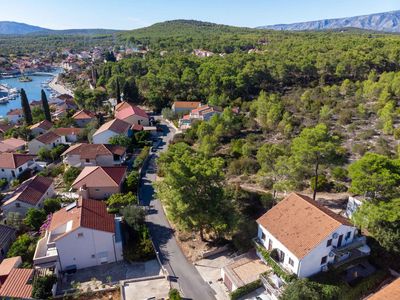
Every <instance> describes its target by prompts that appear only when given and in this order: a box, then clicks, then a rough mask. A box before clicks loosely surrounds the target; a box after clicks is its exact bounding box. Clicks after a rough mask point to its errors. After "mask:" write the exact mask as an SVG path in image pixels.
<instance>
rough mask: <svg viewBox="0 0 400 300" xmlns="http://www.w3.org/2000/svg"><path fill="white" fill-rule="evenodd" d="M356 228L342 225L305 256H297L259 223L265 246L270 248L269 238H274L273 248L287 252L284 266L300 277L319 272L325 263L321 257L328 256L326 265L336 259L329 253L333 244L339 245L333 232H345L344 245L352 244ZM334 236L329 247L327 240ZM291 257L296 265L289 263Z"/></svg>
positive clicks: (259, 234) (259, 236)
mask: <svg viewBox="0 0 400 300" xmlns="http://www.w3.org/2000/svg"><path fill="white" fill-rule="evenodd" d="M349 231H350V232H351V235H350V238H349V239H348V240H346V239H345V237H346V234H347V232H349ZM355 231H356V228H355V227H350V226H345V225H341V226H340V227H339V228H338V229H337V230H335V231H333V232H332V233H331V234H330V235H329V236H328V237H326V238H325V239H324V240H323V241H322V242H321V243H320V244H319V245H318V246H316V247H315V248H314V249H313V250H312V251H311V252H309V253H308V254H307V255H306V256H305V257H303V258H297V257H296V256H295V255H294V254H293V253H292V252H291V251H289V249H287V248H286V247H285V246H284V245H283V244H282V243H281V242H280V241H279V240H277V239H276V238H275V237H274V236H273V235H271V234H270V233H269V232H268V230H266V229H265V228H264V227H262V226H261V225H258V238H259V239H260V240H261V241H262V243H263V245H264V247H265V248H266V249H268V242H269V239H272V241H273V243H272V249H275V248H277V249H279V250H281V251H283V252H284V253H285V259H284V262H283V266H284V267H285V268H286V269H288V270H291V271H293V273H295V274H297V276H298V277H300V278H304V277H310V276H311V275H313V274H316V273H319V272H320V271H321V268H322V266H323V265H321V259H322V258H323V257H324V256H327V262H326V264H324V265H327V264H328V263H330V262H332V261H333V260H334V258H335V257H334V256H331V257H330V256H329V253H330V252H331V251H332V250H333V246H337V243H338V239H339V238H336V239H333V237H332V236H333V234H334V233H337V234H338V236H340V235H341V234H343V239H342V245H341V246H345V245H347V244H350V243H351V242H352V241H353V238H354V234H355ZM262 232H264V234H265V236H266V238H265V240H262V239H261V233H262ZM331 238H332V245H331V246H329V247H327V242H328V240H329V239H331ZM289 257H290V258H292V260H293V261H294V266H293V267H292V266H291V265H289Z"/></svg>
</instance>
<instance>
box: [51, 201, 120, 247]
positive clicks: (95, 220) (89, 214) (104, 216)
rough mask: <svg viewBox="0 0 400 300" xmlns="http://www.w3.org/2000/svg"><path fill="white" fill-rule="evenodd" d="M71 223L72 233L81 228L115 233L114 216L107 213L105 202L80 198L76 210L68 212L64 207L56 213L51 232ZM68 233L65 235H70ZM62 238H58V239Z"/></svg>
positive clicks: (52, 220) (53, 217)
mask: <svg viewBox="0 0 400 300" xmlns="http://www.w3.org/2000/svg"><path fill="white" fill-rule="evenodd" d="M69 221H72V228H71V230H70V231H72V230H75V229H77V228H79V227H85V228H89V229H95V230H100V231H106V232H115V223H114V216H113V215H112V214H109V213H108V212H107V206H106V204H105V202H102V201H98V200H92V199H82V198H79V200H78V203H77V205H76V206H75V207H74V208H72V209H68V210H67V207H64V208H62V209H61V210H59V211H57V212H55V213H54V214H53V216H52V219H51V222H50V226H49V230H50V231H53V230H55V229H57V228H58V227H60V226H61V225H64V224H66V223H67V222H69ZM70 231H68V232H70ZM68 232H66V233H65V234H68ZM60 237H61V236H60ZM60 237H57V239H59V238H60Z"/></svg>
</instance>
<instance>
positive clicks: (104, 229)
mask: <svg viewBox="0 0 400 300" xmlns="http://www.w3.org/2000/svg"><path fill="white" fill-rule="evenodd" d="M119 221H120V220H118V219H116V218H115V217H114V216H113V215H111V214H108V213H107V207H106V205H105V203H104V202H101V201H97V200H92V199H82V198H80V199H79V200H77V201H75V202H73V203H71V204H70V205H68V206H66V207H64V208H62V209H61V210H59V211H57V212H55V213H54V214H53V216H52V219H51V221H50V225H49V228H48V230H47V231H46V234H45V236H44V237H43V238H42V239H40V240H39V241H38V243H37V246H36V251H35V254H34V258H33V263H34V265H35V267H38V268H40V267H42V266H46V267H48V266H49V265H50V266H54V267H55V268H56V269H57V270H58V271H68V270H76V269H82V268H88V267H93V266H97V265H101V264H106V263H111V262H116V261H120V260H122V259H123V256H122V240H121V234H120V226H119ZM77 245H79V247H77Z"/></svg>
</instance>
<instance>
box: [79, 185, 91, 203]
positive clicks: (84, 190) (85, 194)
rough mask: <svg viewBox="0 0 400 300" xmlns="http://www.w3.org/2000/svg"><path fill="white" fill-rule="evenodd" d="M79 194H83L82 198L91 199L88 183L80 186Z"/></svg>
mask: <svg viewBox="0 0 400 300" xmlns="http://www.w3.org/2000/svg"><path fill="white" fill-rule="evenodd" d="M79 195H81V197H82V200H83V199H89V190H88V189H87V187H86V185H82V186H81V187H80V188H79Z"/></svg>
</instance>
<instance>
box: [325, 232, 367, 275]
mask: <svg viewBox="0 0 400 300" xmlns="http://www.w3.org/2000/svg"><path fill="white" fill-rule="evenodd" d="M366 241H367V240H366V238H365V236H361V237H357V238H355V239H354V240H353V242H352V243H351V244H348V245H344V246H343V247H339V248H334V249H333V250H332V254H333V255H335V259H334V261H333V262H332V263H331V265H332V266H333V267H334V268H338V267H340V266H342V265H344V264H347V263H349V262H351V261H353V260H356V259H358V258H361V257H364V256H368V255H369V254H370V251H371V249H370V248H369V247H368V245H367V242H366Z"/></svg>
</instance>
